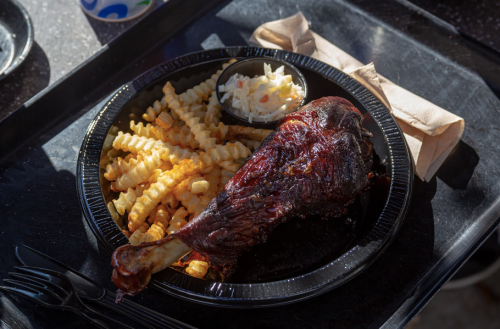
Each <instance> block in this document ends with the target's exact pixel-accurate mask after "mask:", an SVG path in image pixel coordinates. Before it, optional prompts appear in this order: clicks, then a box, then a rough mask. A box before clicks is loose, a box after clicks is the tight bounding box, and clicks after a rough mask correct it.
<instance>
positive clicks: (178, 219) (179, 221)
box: [167, 207, 189, 234]
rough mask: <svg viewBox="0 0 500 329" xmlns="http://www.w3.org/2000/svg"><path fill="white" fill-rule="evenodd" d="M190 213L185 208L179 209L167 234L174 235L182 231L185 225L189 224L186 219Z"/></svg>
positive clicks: (171, 221)
mask: <svg viewBox="0 0 500 329" xmlns="http://www.w3.org/2000/svg"><path fill="white" fill-rule="evenodd" d="M188 215H189V213H188V212H187V211H186V209H185V208H184V207H180V208H179V209H177V210H176V211H175V213H174V215H173V216H172V219H171V220H170V223H169V226H168V228H167V233H168V234H172V233H175V232H177V231H178V230H180V229H181V227H183V226H184V225H186V224H187V221H186V217H187V216H188Z"/></svg>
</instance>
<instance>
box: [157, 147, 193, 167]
mask: <svg viewBox="0 0 500 329" xmlns="http://www.w3.org/2000/svg"><path fill="white" fill-rule="evenodd" d="M160 149H161V150H162V151H161V152H162V153H161V158H162V159H163V160H164V161H169V162H170V163H171V164H174V165H175V164H178V163H180V162H181V161H182V160H184V159H190V158H192V157H193V156H195V155H196V153H195V152H191V151H189V150H187V149H184V148H182V147H180V146H177V145H172V144H170V143H169V142H162V145H161V147H160Z"/></svg>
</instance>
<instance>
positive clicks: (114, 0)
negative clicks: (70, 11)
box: [80, 0, 155, 22]
mask: <svg viewBox="0 0 500 329" xmlns="http://www.w3.org/2000/svg"><path fill="white" fill-rule="evenodd" d="M154 1H155V0H80V4H81V5H82V8H83V10H84V11H85V12H86V13H87V14H88V15H90V16H92V17H93V18H96V19H99V20H101V21H106V22H123V21H127V20H130V19H134V18H136V17H139V16H140V15H142V14H144V13H145V12H146V11H147V10H148V9H149V7H151V6H152V5H153V3H154Z"/></svg>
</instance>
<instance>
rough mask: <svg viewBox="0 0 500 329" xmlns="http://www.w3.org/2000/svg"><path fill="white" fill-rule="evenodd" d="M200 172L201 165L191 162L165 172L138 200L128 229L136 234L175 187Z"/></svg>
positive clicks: (182, 163) (182, 162) (132, 211)
mask: <svg viewBox="0 0 500 329" xmlns="http://www.w3.org/2000/svg"><path fill="white" fill-rule="evenodd" d="M199 170H200V165H199V164H195V163H194V162H193V161H191V160H187V159H186V160H182V161H181V163H180V164H179V165H175V166H174V168H173V169H172V170H169V171H167V172H164V173H163V175H161V176H160V177H159V178H158V181H157V182H156V183H155V184H152V185H151V186H150V188H149V189H148V190H146V191H144V193H143V195H142V196H141V197H140V198H139V199H137V201H136V203H135V204H134V206H133V207H132V209H131V211H130V214H129V221H128V227H129V230H130V231H131V232H134V231H135V230H136V229H137V227H139V226H140V225H141V223H142V222H144V221H145V220H146V217H147V215H148V214H149V212H150V211H151V210H153V208H154V207H156V205H158V203H160V201H161V200H162V199H163V198H164V197H165V196H166V195H167V194H169V193H171V192H172V191H173V189H174V187H175V186H177V185H178V184H179V183H180V182H182V181H183V180H184V179H186V178H187V177H189V176H192V175H194V174H196V173H198V171H199Z"/></svg>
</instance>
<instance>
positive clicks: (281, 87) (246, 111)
mask: <svg viewBox="0 0 500 329" xmlns="http://www.w3.org/2000/svg"><path fill="white" fill-rule="evenodd" d="M219 92H221V93H222V92H223V93H225V94H224V96H222V98H221V103H224V102H225V101H226V100H230V101H231V105H232V107H233V109H234V114H236V115H237V116H239V117H242V118H246V119H248V121H249V122H250V123H252V120H255V121H258V122H261V121H264V122H269V121H274V120H278V119H281V118H282V117H284V116H285V115H287V114H289V113H291V112H293V111H295V110H296V109H297V107H298V106H299V105H300V102H301V101H302V99H303V98H304V91H303V90H302V87H301V86H298V85H296V84H294V83H293V82H292V76H291V75H285V67H284V66H281V67H280V68H278V69H277V70H276V72H273V71H272V69H271V65H269V64H266V63H264V75H262V76H255V77H254V78H249V77H246V76H243V75H241V74H238V73H236V74H235V75H233V76H232V77H230V78H229V80H228V81H227V82H226V83H225V84H224V85H220V86H219Z"/></svg>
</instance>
